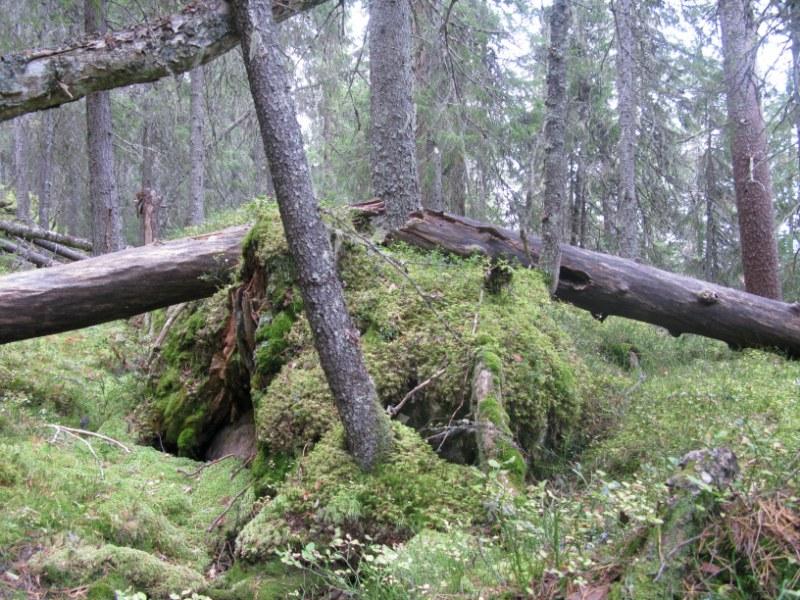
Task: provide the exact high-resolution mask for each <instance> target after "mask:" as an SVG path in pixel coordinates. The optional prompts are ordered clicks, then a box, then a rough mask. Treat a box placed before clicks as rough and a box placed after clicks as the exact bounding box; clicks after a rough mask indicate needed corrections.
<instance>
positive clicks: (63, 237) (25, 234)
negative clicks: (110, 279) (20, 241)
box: [0, 221, 92, 252]
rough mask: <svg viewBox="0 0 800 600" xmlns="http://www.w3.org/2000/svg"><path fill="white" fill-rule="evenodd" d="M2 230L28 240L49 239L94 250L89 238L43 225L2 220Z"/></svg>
mask: <svg viewBox="0 0 800 600" xmlns="http://www.w3.org/2000/svg"><path fill="white" fill-rule="evenodd" d="M0 231H5V232H6V233H8V234H11V235H18V236H19V237H22V238H25V239H26V240H32V241H36V240H47V241H48V242H55V243H57V244H61V245H64V246H71V247H73V248H80V249H81V250H87V251H89V252H91V251H92V242H90V241H89V240H85V239H83V238H79V237H75V236H74V235H67V234H65V233H58V232H57V231H50V230H49V229H42V228H41V227H36V226H32V225H25V224H24V223H16V222H13V221H0ZM43 247H44V246H43Z"/></svg>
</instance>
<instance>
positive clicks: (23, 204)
mask: <svg viewBox="0 0 800 600" xmlns="http://www.w3.org/2000/svg"><path fill="white" fill-rule="evenodd" d="M14 189H15V192H16V196H17V219H19V220H20V221H30V220H31V200H30V186H29V182H28V116H27V115H23V116H20V117H17V118H16V119H14Z"/></svg>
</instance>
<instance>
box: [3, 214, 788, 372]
mask: <svg viewBox="0 0 800 600" xmlns="http://www.w3.org/2000/svg"><path fill="white" fill-rule="evenodd" d="M353 208H354V210H357V211H358V212H360V213H363V214H364V215H366V216H367V218H369V217H370V216H372V215H380V214H381V213H382V212H383V204H382V203H381V202H371V203H365V204H361V205H355V206H354V207H353ZM246 234H247V227H235V228H231V229H226V230H223V231H220V232H217V233H213V234H208V235H206V236H199V237H195V238H185V239H181V240H176V241H173V242H167V243H164V244H160V245H159V244H156V245H151V246H147V247H140V248H130V249H127V250H123V251H121V252H115V253H113V254H107V255H104V256H100V257H95V258H89V259H87V260H84V261H82V262H81V263H80V264H70V265H61V266H57V267H51V268H49V269H47V270H45V271H36V272H26V273H17V274H14V275H6V276H4V277H0V343H7V342H11V341H15V340H22V339H26V338H31V337H36V336H41V335H49V334H51V333H58V332H60V331H68V330H71V329H80V328H81V327H88V326H89V325H95V324H97V323H102V322H105V321H111V320H114V319H122V318H127V317H131V316H133V315H135V314H139V313H142V312H146V311H149V310H153V309H156V308H160V307H164V306H170V305H173V304H178V303H180V302H186V301H189V300H197V299H200V298H205V297H207V296H210V295H211V294H213V293H214V291H216V289H217V288H218V287H220V286H222V285H224V284H225V283H226V282H227V281H228V277H229V276H230V274H231V273H232V272H233V271H234V270H235V268H236V267H237V265H238V260H239V254H240V248H241V243H242V240H243V239H244V237H245V235H246ZM394 236H395V238H396V239H399V240H401V241H404V242H406V243H408V244H410V245H412V246H415V247H418V248H421V249H434V248H435V249H439V250H444V251H447V252H452V253H454V254H457V255H459V256H467V255H472V254H475V253H479V254H480V253H482V254H486V255H488V256H492V257H497V258H508V259H511V260H514V261H519V262H520V263H521V264H523V265H529V264H531V259H532V260H533V262H534V263H535V261H536V259H537V257H538V254H539V252H540V250H541V240H538V239H537V238H529V239H528V248H529V250H530V255H529V254H528V253H526V252H525V249H524V247H523V244H522V241H521V240H520V238H519V236H518V235H517V234H516V233H515V232H513V231H510V230H507V229H503V228H502V227H496V226H493V225H491V224H488V223H481V222H479V221H475V220H473V219H469V218H466V217H458V216H454V215H447V214H441V213H433V212H429V211H423V212H419V213H415V214H414V215H413V216H412V218H411V219H410V220H409V222H408V223H407V224H406V225H405V226H403V227H402V228H400V229H399V230H397V231H396V233H395V234H394ZM556 297H557V298H560V299H561V300H564V301H566V302H570V303H572V304H574V305H575V306H577V307H579V308H582V309H585V310H588V311H590V312H591V313H592V314H593V315H595V316H596V317H598V318H601V319H602V318H605V317H607V316H609V315H618V316H621V317H626V318H629V319H635V320H637V321H643V322H645V323H651V324H653V325H658V326H661V327H665V328H667V329H668V330H670V331H671V332H672V333H673V334H675V335H677V334H680V333H695V334H698V335H703V336H706V337H710V338H714V339H718V340H722V341H724V342H727V343H728V344H729V345H731V346H732V347H735V348H745V347H756V348H765V349H771V350H775V349H777V350H778V351H780V352H783V353H785V354H787V355H788V356H791V357H794V358H797V357H800V304H797V303H795V304H787V303H784V302H779V301H777V300H772V299H769V298H763V297H760V296H756V295H753V294H749V293H747V292H743V291H740V290H734V289H731V288H726V287H723V286H719V285H714V284H711V283H707V282H704V281H700V280H698V279H692V278H690V277H685V276H682V275H674V274H672V273H668V272H666V271H662V270H660V269H656V268H653V267H648V266H645V265H641V264H639V263H636V262H634V261H631V260H626V259H623V258H619V257H615V256H610V255H608V254H602V253H599V252H592V251H590V250H583V249H580V248H575V247H573V246H562V262H561V272H560V279H559V285H558V288H557V290H556Z"/></svg>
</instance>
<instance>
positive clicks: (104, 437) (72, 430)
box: [47, 423, 131, 454]
mask: <svg viewBox="0 0 800 600" xmlns="http://www.w3.org/2000/svg"><path fill="white" fill-rule="evenodd" d="M47 427H52V428H53V429H55V430H56V433H55V435H54V436H53V439H54V440H55V439H56V438H57V437H58V433H59V431H65V432H68V433H72V434H77V435H88V436H91V437H96V438H99V439H101V440H103V441H105V442H108V443H109V444H112V445H114V446H117V447H119V448H121V449H122V450H123V451H124V452H125V453H127V454H130V453H131V449H130V448H128V447H127V446H126V445H125V444H123V443H122V442H119V441H117V440H115V439H114V438H110V437H108V436H107V435H103V434H102V433H95V432H94V431H86V430H85V429H76V428H75V427H67V426H66V425H56V424H54V423H47Z"/></svg>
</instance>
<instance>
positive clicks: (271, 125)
mask: <svg viewBox="0 0 800 600" xmlns="http://www.w3.org/2000/svg"><path fill="white" fill-rule="evenodd" d="M269 7H270V4H269V2H267V0H236V2H235V11H236V19H237V24H238V26H239V31H240V33H241V36H242V51H243V55H244V60H245V66H246V68H247V75H248V79H249V81H250V90H251V92H252V94H253V100H254V102H255V106H256V114H257V116H258V121H259V124H260V127H261V137H262V138H263V141H264V150H265V153H266V156H267V160H268V162H269V165H270V170H271V173H272V179H273V182H274V185H275V193H276V195H277V201H278V207H279V210H280V214H281V220H282V222H283V228H284V232H285V234H286V241H287V243H288V245H289V250H290V252H291V254H292V258H293V260H294V264H295V268H296V269H297V275H298V280H299V286H300V290H301V293H302V296H303V305H304V310H305V313H306V316H307V317H308V321H309V324H310V326H311V330H312V331H313V334H314V345H315V347H316V349H317V353H318V354H319V358H320V364H321V365H322V369H323V371H324V372H325V377H326V379H327V381H328V385H329V386H330V389H331V393H332V394H333V398H334V402H335V404H336V408H337V411H338V413H339V417H340V418H341V420H342V423H343V425H344V431H345V439H346V440H347V445H348V450H349V451H350V453H351V455H352V456H353V458H354V459H355V461H356V462H357V463H358V464H359V466H360V467H361V468H363V469H366V470H369V469H371V468H373V467H374V466H376V465H377V464H378V463H379V462H380V461H381V460H382V459H383V458H384V457H385V456H386V454H387V452H388V450H389V448H390V446H391V437H390V436H391V430H390V428H389V420H388V417H387V416H386V414H385V413H384V412H383V410H382V409H381V407H380V405H379V403H378V397H377V393H376V391H375V386H374V384H373V382H372V379H370V377H369V374H368V373H367V368H366V365H365V363H364V357H363V355H362V352H361V343H360V339H359V333H358V329H356V328H355V326H354V325H353V323H352V322H351V320H350V315H349V314H348V312H347V306H346V305H345V301H344V293H343V291H342V284H341V282H340V281H339V276H338V274H337V272H336V264H335V258H334V254H333V249H332V247H331V243H330V238H329V234H328V230H327V228H326V227H325V224H324V223H323V222H322V219H321V217H320V213H319V207H318V205H317V201H316V198H315V197H314V192H313V190H312V187H311V174H310V172H309V168H308V163H307V161H306V155H305V151H304V149H303V140H302V136H301V133H300V125H299V124H298V122H297V117H296V111H295V106H294V101H293V99H292V97H291V95H290V93H289V80H288V77H287V75H286V73H285V71H284V69H283V65H282V60H283V59H282V54H281V51H280V48H279V47H278V45H277V36H276V34H275V27H274V24H273V21H272V15H271V13H270V10H269ZM412 131H413V130H412ZM411 141H412V143H413V136H412V137H411ZM412 148H413V146H412Z"/></svg>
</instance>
